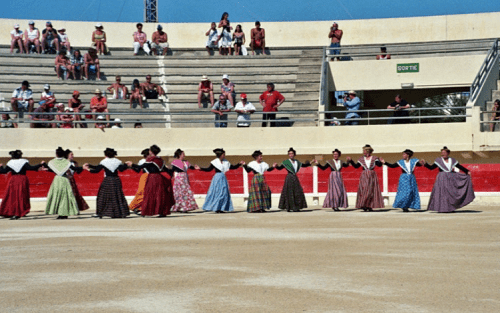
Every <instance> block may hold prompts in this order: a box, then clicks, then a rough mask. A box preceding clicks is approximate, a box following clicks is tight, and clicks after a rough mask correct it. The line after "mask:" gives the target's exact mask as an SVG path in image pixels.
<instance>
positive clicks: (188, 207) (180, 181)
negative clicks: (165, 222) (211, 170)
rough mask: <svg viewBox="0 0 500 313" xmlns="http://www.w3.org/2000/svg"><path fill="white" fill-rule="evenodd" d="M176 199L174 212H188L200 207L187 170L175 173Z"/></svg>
mask: <svg viewBox="0 0 500 313" xmlns="http://www.w3.org/2000/svg"><path fill="white" fill-rule="evenodd" d="M174 199H175V205H174V206H173V207H172V211H173V212H178V211H181V212H187V211H193V210H197V209H198V205H197V204H196V200H194V195H193V191H192V190H191V186H190V185H189V177H188V175H187V173H185V172H182V173H175V177H174Z"/></svg>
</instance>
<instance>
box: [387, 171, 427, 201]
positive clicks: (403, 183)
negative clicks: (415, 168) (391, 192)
mask: <svg viewBox="0 0 500 313" xmlns="http://www.w3.org/2000/svg"><path fill="white" fill-rule="evenodd" d="M392 207H393V208H399V209H415V210H420V195H419V193H418V185H417V180H416V179H415V175H413V174H408V173H403V174H401V176H399V184H398V192H397V193H396V199H395V200H394V203H393V204H392Z"/></svg>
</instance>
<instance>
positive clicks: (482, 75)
mask: <svg viewBox="0 0 500 313" xmlns="http://www.w3.org/2000/svg"><path fill="white" fill-rule="evenodd" d="M497 57H498V39H495V40H494V41H493V45H492V46H491V48H490V50H489V51H488V54H487V55H486V57H485V58H484V62H483V64H482V65H481V68H480V69H479V72H478V73H477V75H476V77H475V78H474V81H473V82H472V85H471V87H470V100H471V101H474V100H475V99H476V97H477V96H478V94H479V91H480V90H481V87H482V86H483V83H484V81H485V80H486V76H487V74H488V73H489V72H490V71H491V69H492V68H493V65H494V64H495V60H497V59H498V58H497Z"/></svg>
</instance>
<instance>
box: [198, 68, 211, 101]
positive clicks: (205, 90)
mask: <svg viewBox="0 0 500 313" xmlns="http://www.w3.org/2000/svg"><path fill="white" fill-rule="evenodd" d="M208 97H209V98H210V106H211V107H213V106H214V85H213V84H212V82H211V81H210V79H208V77H207V75H203V76H202V77H201V82H200V83H199V84H198V108H201V100H203V98H208Z"/></svg>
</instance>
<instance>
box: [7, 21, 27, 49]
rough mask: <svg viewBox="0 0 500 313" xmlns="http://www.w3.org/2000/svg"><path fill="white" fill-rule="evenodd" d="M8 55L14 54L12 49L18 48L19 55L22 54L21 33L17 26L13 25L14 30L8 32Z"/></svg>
mask: <svg viewBox="0 0 500 313" xmlns="http://www.w3.org/2000/svg"><path fill="white" fill-rule="evenodd" d="M10 39H11V40H10V53H14V48H15V47H18V48H19V53H23V49H24V44H23V31H22V30H20V29H19V24H14V29H13V30H12V31H11V32H10Z"/></svg>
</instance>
